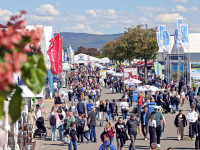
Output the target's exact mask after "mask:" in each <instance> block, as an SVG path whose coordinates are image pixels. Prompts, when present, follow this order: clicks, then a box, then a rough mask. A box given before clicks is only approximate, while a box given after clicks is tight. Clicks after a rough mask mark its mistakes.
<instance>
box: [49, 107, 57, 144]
mask: <svg viewBox="0 0 200 150" xmlns="http://www.w3.org/2000/svg"><path fill="white" fill-rule="evenodd" d="M58 120H59V116H58V114H57V113H56V112H55V108H54V106H53V107H52V109H51V113H50V115H49V123H50V125H51V140H52V141H57V137H56V136H57V129H56V122H57V121H58Z"/></svg>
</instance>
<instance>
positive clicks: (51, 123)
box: [50, 115, 56, 126]
mask: <svg viewBox="0 0 200 150" xmlns="http://www.w3.org/2000/svg"><path fill="white" fill-rule="evenodd" d="M55 124H56V118H55V116H54V115H51V118H50V125H52V126H54V125H55Z"/></svg>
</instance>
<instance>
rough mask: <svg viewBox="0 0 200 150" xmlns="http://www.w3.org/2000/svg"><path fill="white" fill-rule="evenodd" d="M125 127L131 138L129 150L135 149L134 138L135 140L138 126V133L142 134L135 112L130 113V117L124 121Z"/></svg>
mask: <svg viewBox="0 0 200 150" xmlns="http://www.w3.org/2000/svg"><path fill="white" fill-rule="evenodd" d="M126 128H127V129H128V134H129V136H130V139H131V144H130V146H129V150H136V148H135V140H136V136H137V131H138V128H139V134H140V135H142V133H141V128H140V124H139V122H138V120H137V119H136V118H135V114H131V116H130V119H129V120H128V121H127V123H126Z"/></svg>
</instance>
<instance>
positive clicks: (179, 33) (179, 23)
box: [177, 18, 183, 37]
mask: <svg viewBox="0 0 200 150" xmlns="http://www.w3.org/2000/svg"><path fill="white" fill-rule="evenodd" d="M182 24H183V19H182V18H177V29H178V36H179V37H181V25H182Z"/></svg>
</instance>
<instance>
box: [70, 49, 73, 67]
mask: <svg viewBox="0 0 200 150" xmlns="http://www.w3.org/2000/svg"><path fill="white" fill-rule="evenodd" d="M72 59H73V54H72V47H71V46H69V62H70V66H71V65H72ZM71 67H72V66H71Z"/></svg>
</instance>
